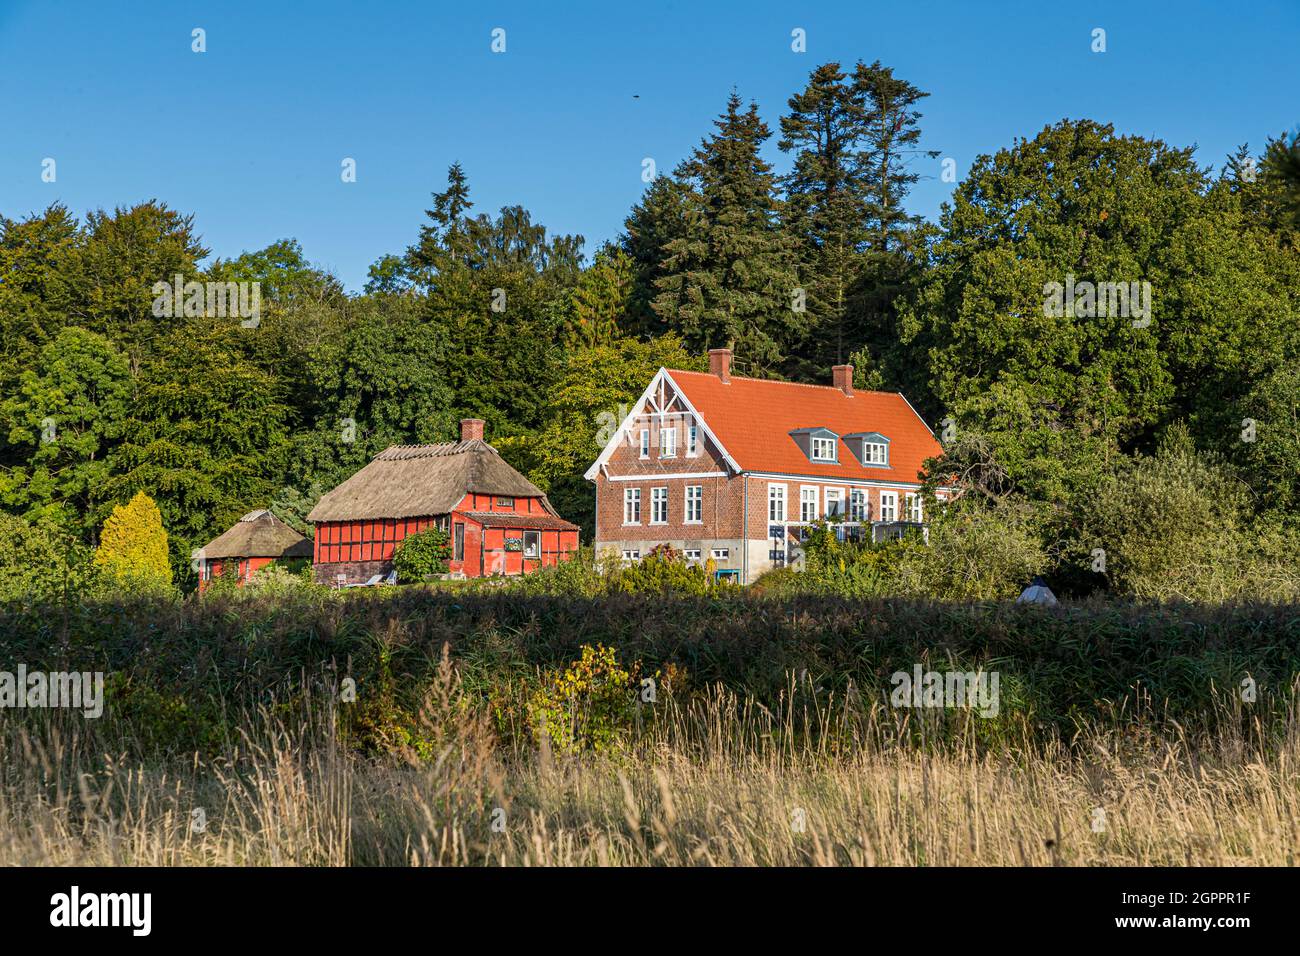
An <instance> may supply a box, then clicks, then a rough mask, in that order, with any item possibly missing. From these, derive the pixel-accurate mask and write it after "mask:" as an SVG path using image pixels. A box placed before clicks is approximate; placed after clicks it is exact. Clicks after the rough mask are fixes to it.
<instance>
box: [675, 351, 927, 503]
mask: <svg viewBox="0 0 1300 956" xmlns="http://www.w3.org/2000/svg"><path fill="white" fill-rule="evenodd" d="M666 374H667V376H668V377H669V380H670V381H671V382H673V383H674V384H675V385H676V387H677V388H678V390H679V391H680V392H681V393H682V394H683V395H684V396H685V398H686V399H687V400H688V401H689V403H690V404H691V406H692V407H693V408H694V409H695V410H696V412H697V413H698V414H699V415H700V416H701V417H702V418H703V419H704V421H705V422H706V423H707V425H708V427H709V429H710V430H711V432H712V433H713V434H714V435H716V436H717V438H718V440H719V442H720V443H721V444H722V445H724V446H725V447H726V448H727V450H728V451H729V452H730V455H731V457H732V458H734V459H735V461H736V462H737V463H738V465H739V467H740V469H741V470H743V471H759V472H771V473H775V474H783V475H787V474H788V475H806V476H809V477H817V478H823V477H824V478H845V479H850V478H851V479H862V480H869V481H897V482H906V483H911V484H915V483H917V482H918V481H919V476H920V471H921V467H922V465H923V464H924V462H925V460H926V459H927V458H931V457H935V456H937V455H940V454H942V451H943V449H942V447H941V446H940V445H939V442H938V441H937V440H936V439H935V437H934V433H933V432H931V431H930V429H929V427H928V426H927V425H926V424H925V422H924V421H922V420H921V417H920V416H919V415H917V414H916V411H915V410H914V409H913V408H912V406H911V405H910V404H909V403H908V401H907V399H906V398H904V397H903V396H902V395H901V394H900V393H898V392H861V391H860V392H854V394H852V395H846V394H845V393H844V392H843V391H842V390H841V389H839V388H835V387H834V386H826V385H803V384H800V383H797V382H777V381H771V380H767V379H756V378H739V377H737V376H734V375H733V376H731V380H730V381H729V382H723V381H722V380H721V379H719V378H718V376H716V375H714V374H712V373H709V372H685V371H679V370H676V369H669V370H667V372H666ZM827 432H829V433H833V434H834V435H835V436H837V438H838V451H839V456H838V457H839V461H837V462H814V461H810V460H809V459H808V456H807V455H805V454H804V452H803V451H802V450H801V449H800V447H799V443H798V442H796V441H791V435H792V434H793V433H801V434H825V433H827ZM850 436H853V437H856V438H863V437H867V436H871V440H881V439H883V440H885V441H887V442H888V445H889V465H888V467H880V466H864V465H863V464H862V463H861V461H859V460H858V458H857V456H856V455H854V454H851V453H850V451H851V450H850V448H849V447H848V446H847V445H846V444H845V439H846V438H848V437H850ZM828 437H829V436H828Z"/></svg>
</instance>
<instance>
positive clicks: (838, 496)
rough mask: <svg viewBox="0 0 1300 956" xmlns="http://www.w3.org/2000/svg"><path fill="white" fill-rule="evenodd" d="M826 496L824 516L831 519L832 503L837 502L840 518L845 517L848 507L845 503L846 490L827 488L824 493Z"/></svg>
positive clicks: (823, 508)
mask: <svg viewBox="0 0 1300 956" xmlns="http://www.w3.org/2000/svg"><path fill="white" fill-rule="evenodd" d="M824 495H825V504H824V505H823V507H822V514H824V515H825V516H826V517H828V518H829V517H831V502H832V501H835V502H837V503H838V504H839V506H840V510H839V516H840V517H841V518H843V517H845V507H846V505H845V501H844V489H843V488H827V489H826V490H825V492H824Z"/></svg>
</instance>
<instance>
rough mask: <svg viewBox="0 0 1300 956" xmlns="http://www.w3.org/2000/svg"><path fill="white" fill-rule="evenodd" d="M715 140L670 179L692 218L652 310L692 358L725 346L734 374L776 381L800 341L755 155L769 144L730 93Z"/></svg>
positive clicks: (672, 246)
mask: <svg viewBox="0 0 1300 956" xmlns="http://www.w3.org/2000/svg"><path fill="white" fill-rule="evenodd" d="M714 125H715V126H716V127H717V132H716V133H715V134H714V135H713V136H712V137H710V138H709V139H706V140H704V141H703V142H702V143H701V144H700V146H699V147H698V148H697V149H696V150H695V152H694V154H693V155H692V156H691V158H690V159H688V160H686V161H685V162H684V163H682V164H681V166H679V167H678V169H677V171H676V176H677V177H678V178H679V179H680V180H682V181H683V182H686V183H688V184H690V185H691V186H692V187H693V188H694V190H695V191H696V192H697V193H698V196H699V215H698V216H689V217H688V220H687V223H686V233H685V235H682V236H678V237H677V238H674V239H672V240H670V241H669V242H668V244H667V246H666V247H665V249H664V251H665V254H666V255H665V259H664V262H663V267H662V268H663V271H664V275H663V276H662V277H660V278H659V279H658V280H657V282H656V285H657V287H658V289H659V294H658V295H657V296H656V297H655V300H654V306H653V307H654V310H655V312H656V313H657V314H658V315H659V317H660V319H661V320H662V321H663V323H664V324H665V325H666V326H667V327H668V328H670V329H673V330H676V331H679V332H680V333H681V334H682V336H683V338H684V339H685V340H686V342H687V343H688V345H690V346H691V347H692V348H694V349H703V348H709V347H719V346H723V345H729V346H731V348H732V349H733V350H734V351H735V361H736V367H737V370H738V371H741V372H744V373H747V374H751V375H760V376H761V375H769V374H773V373H774V372H775V371H776V370H777V369H778V368H779V367H780V366H781V364H782V362H783V361H784V359H785V358H786V350H787V349H788V347H789V345H790V343H791V342H793V341H796V340H797V338H798V336H799V333H800V332H801V331H802V327H803V325H804V319H805V315H806V313H803V312H801V311H797V310H796V308H795V307H794V306H795V300H794V296H795V294H796V289H797V288H798V286H799V281H798V276H797V273H796V269H795V259H794V254H793V246H792V243H791V242H790V241H789V240H788V238H787V237H786V235H785V233H784V232H783V231H782V227H781V224H780V221H779V207H780V200H779V199H778V197H777V194H776V190H775V185H776V180H775V176H774V174H773V172H772V167H771V165H770V164H768V163H767V162H765V161H764V160H763V159H761V158H760V157H759V148H760V147H761V146H762V144H763V143H764V142H765V141H766V140H767V139H768V137H769V136H771V132H770V131H769V130H768V128H767V125H766V124H765V123H764V122H763V121H762V120H761V119H760V118H759V116H758V107H757V106H756V105H754V104H753V103H751V104H750V105H749V108H748V109H744V110H742V105H741V99H740V97H739V96H738V95H737V94H736V93H735V92H733V93H732V94H731V97H730V98H729V99H728V101H727V109H726V112H725V113H723V114H722V116H721V117H720V118H719V119H718V120H716V121H715V123H714Z"/></svg>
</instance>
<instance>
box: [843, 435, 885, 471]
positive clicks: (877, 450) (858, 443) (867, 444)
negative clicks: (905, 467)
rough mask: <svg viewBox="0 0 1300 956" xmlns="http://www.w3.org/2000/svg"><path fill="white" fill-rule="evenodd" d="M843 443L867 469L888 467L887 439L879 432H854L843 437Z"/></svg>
mask: <svg viewBox="0 0 1300 956" xmlns="http://www.w3.org/2000/svg"><path fill="white" fill-rule="evenodd" d="M844 443H845V444H846V445H848V446H849V448H850V449H852V450H853V453H854V454H855V455H857V456H858V460H859V461H861V462H862V464H863V465H864V466H866V467H867V468H888V467H889V439H888V438H886V437H885V436H884V435H882V434H880V432H854V433H853V434H852V435H845V436H844Z"/></svg>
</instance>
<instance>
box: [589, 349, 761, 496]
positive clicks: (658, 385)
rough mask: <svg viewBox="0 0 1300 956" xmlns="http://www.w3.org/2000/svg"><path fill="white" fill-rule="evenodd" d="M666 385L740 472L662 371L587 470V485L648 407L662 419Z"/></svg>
mask: <svg viewBox="0 0 1300 956" xmlns="http://www.w3.org/2000/svg"><path fill="white" fill-rule="evenodd" d="M665 385H671V386H672V390H673V392H674V394H675V395H676V397H677V400H678V401H679V402H681V403H682V404H683V405H684V406H686V410H687V411H688V412H690V413H691V414H692V415H693V416H695V424H697V425H698V426H699V427H700V428H701V429H703V431H704V434H705V436H706V437H707V438H708V439H709V440H710V441H712V442H713V445H714V447H716V448H717V449H718V451H719V453H721V455H722V459H723V461H725V462H726V463H727V464H728V465H729V466H730V467H731V469H732V471H735V472H739V471H740V465H739V464H737V463H736V460H735V459H734V458H732V457H731V454H730V453H729V452H728V451H727V449H726V448H724V447H723V445H722V442H720V441H718V436H717V435H715V434H713V431H712V429H710V428H709V423H708V422H707V421H705V420H704V416H703V415H701V414H700V413H699V412H698V411H697V410H696V408H695V406H694V405H692V404H691V400H690V399H689V398H687V397H686V393H685V392H683V391H682V389H681V386H680V385H678V384H677V383H676V382H675V381H673V377H672V376H671V375H669V374H668V369H666V368H660V369H659V371H658V372H656V373H655V376H654V378H652V379H651V380H650V384H649V385H647V386H646V388H645V391H644V392H642V393H641V397H640V398H638V399H637V400H636V403H635V404H634V405H633V406H632V409H631V411H629V412H628V413H627V417H626V418H624V419H623V422H622V424H620V425H619V426H618V431H616V432H615V433H614V435H613V437H611V438H610V440H609V441H608V442H607V443H606V445H605V447H604V449H603V450H602V451H601V453H600V456H599V457H598V458H597V459H596V460H595V461H594V462H592V465H591V467H590V468H588V469H587V470H586V472H585V473H584V474H583V476H582V477H584V478H586V479H587V480H588V481H595V480H596V475H597V474H598V473H599V472H601V471H602V470H604V468H605V466H606V465H607V464H608V463H609V459H610V457H611V456H612V455H613V454H614V450H615V449H616V448H618V446H619V443H620V442H621V441H623V438H624V436H625V435H626V434H627V433H628V432H629V431H630V430H631V427H632V422H633V420H635V419H636V418H638V417H639V416H641V415H642V414H645V412H646V409H647V408H648V407H653V408H654V409H656V412H657V414H659V415H663V414H664V411H663V406H664V395H665V393H664V386H665ZM656 412H652V413H651V414H655V413H656Z"/></svg>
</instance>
